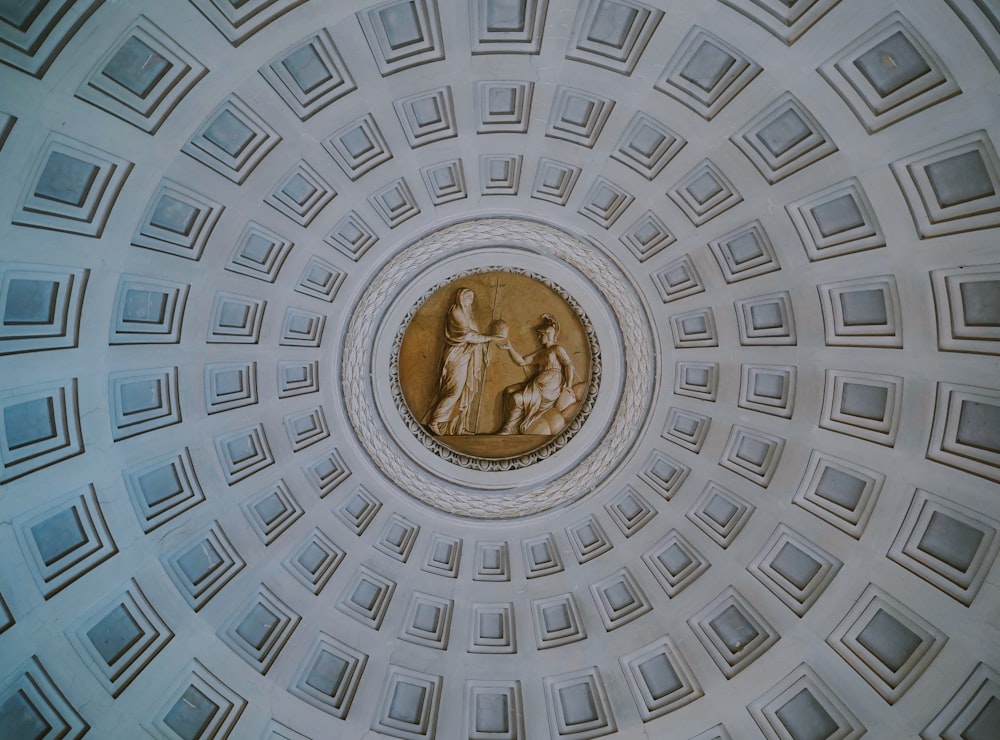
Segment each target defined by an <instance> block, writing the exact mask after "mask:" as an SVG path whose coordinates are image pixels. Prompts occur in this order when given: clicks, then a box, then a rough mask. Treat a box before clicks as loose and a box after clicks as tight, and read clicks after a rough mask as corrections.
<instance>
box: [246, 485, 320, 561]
mask: <svg viewBox="0 0 1000 740" xmlns="http://www.w3.org/2000/svg"><path fill="white" fill-rule="evenodd" d="M240 508H241V509H242V510H243V514H244V516H246V518H247V521H248V522H249V523H250V528H251V529H253V531H254V534H256V535H257V536H258V537H260V539H261V542H263V543H264V545H265V546H266V545H270V544H271V543H273V542H274V541H275V540H276V539H278V537H280V536H281V535H282V533H284V532H285V530H287V529H288V528H289V527H291V526H292V525H293V524H294V523H295V522H296V521H298V520H299V519H300V518H301V517H302V515H303V514H305V509H303V508H302V506H301V504H299V502H298V501H297V500H296V498H295V494H293V493H292V490H291V488H289V486H288V484H287V483H286V482H285V481H284V480H277V481H275V482H274V483H271V484H269V485H268V486H266V487H265V488H263V489H262V490H261V491H260V492H258V493H255V494H253V495H251V496H250V497H249V498H247V499H246V500H244V501H242V502H241V503H240Z"/></svg>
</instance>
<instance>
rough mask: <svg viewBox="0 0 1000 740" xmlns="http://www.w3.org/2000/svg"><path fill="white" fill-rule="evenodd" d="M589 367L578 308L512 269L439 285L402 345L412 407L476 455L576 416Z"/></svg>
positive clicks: (516, 451)
mask: <svg viewBox="0 0 1000 740" xmlns="http://www.w3.org/2000/svg"><path fill="white" fill-rule="evenodd" d="M522 363H523V364H522ZM590 370H591V357H590V345H589V343H588V340H587V335H586V332H585V330H584V327H583V324H582V323H581V321H580V318H579V317H578V316H577V314H576V312H575V311H574V310H573V309H572V308H571V307H570V305H569V304H568V303H567V302H566V301H565V300H564V299H563V298H562V297H561V296H560V295H559V294H558V293H557V292H556V291H554V290H553V289H552V288H550V287H549V286H547V285H545V284H544V283H542V282H540V281H539V280H536V279H534V278H532V277H529V276H526V275H519V274H515V273H510V272H483V273H479V274H475V275H469V276H465V277H462V278H459V279H456V280H454V281H452V282H450V283H448V284H447V285H445V286H444V287H442V288H440V289H438V290H437V291H435V292H434V293H433V294H431V295H430V296H429V297H428V298H427V299H426V300H425V301H424V303H423V304H422V305H421V306H420V307H419V308H418V309H417V311H416V312H415V314H414V316H413V318H412V319H411V321H410V323H409V325H408V326H407V328H406V330H405V333H404V335H403V340H402V342H401V344H400V348H399V382H400V387H401V389H402V392H403V397H404V399H405V400H406V404H407V406H408V407H409V409H410V411H411V413H412V414H413V415H414V416H415V417H416V418H417V419H418V420H419V421H420V422H421V423H422V424H424V426H425V427H426V428H427V429H428V431H430V433H431V434H432V435H434V436H435V437H436V438H437V439H438V441H439V442H440V443H441V444H443V445H445V446H447V447H450V448H451V449H453V450H455V451H456V452H461V453H463V454H466V455H470V456H473V457H482V458H504V457H513V456H517V455H521V454H524V453H526V452H530V451H531V450H534V449H537V448H539V447H541V446H543V445H545V444H546V443H547V442H548V441H549V440H550V439H552V437H553V436H554V435H556V434H558V433H559V432H560V431H561V430H562V429H563V428H564V427H565V425H566V424H568V423H569V422H570V421H572V419H573V418H574V417H575V416H576V413H577V411H578V409H579V405H580V403H579V402H580V400H581V399H583V398H584V396H585V395H586V389H587V388H588V386H589V384H590Z"/></svg>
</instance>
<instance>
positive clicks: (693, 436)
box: [660, 406, 712, 453]
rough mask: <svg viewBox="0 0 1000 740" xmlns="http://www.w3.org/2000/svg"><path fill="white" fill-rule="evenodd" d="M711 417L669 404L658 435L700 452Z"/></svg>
mask: <svg viewBox="0 0 1000 740" xmlns="http://www.w3.org/2000/svg"><path fill="white" fill-rule="evenodd" d="M711 423H712V419H711V418H710V417H708V416H705V415H704V414H699V413H697V412H695V411H687V410H686V409H681V408H678V407H676V406H671V407H670V410H669V411H668V412H667V420H666V422H665V423H664V425H663V431H662V432H661V433H660V436H661V437H663V438H664V439H666V440H667V441H669V442H673V443H674V444H675V445H679V446H681V447H683V448H684V449H685V450H690V451H691V452H694V453H698V452H701V447H702V445H704V444H705V438H706V437H707V436H708V429H709V426H710V425H711Z"/></svg>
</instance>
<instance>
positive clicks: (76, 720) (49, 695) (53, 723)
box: [0, 655, 90, 740]
mask: <svg viewBox="0 0 1000 740" xmlns="http://www.w3.org/2000/svg"><path fill="white" fill-rule="evenodd" d="M0 707H3V708H4V718H5V721H4V730H5V731H6V732H10V733H11V736H12V737H36V738H37V737H46V736H48V737H58V738H61V740H78V738H81V737H83V736H84V735H86V734H87V732H88V731H89V730H90V725H89V724H87V721H86V720H85V719H84V718H83V717H81V716H80V714H79V713H77V711H76V709H74V708H73V702H71V701H70V700H69V699H67V698H66V695H65V694H63V692H62V690H60V688H59V687H58V686H57V685H56V684H55V682H54V681H53V680H52V677H51V676H49V673H48V671H46V670H45V667H44V666H43V665H42V663H41V661H40V660H39V659H38V656H37V655H32V656H31V657H30V658H29V659H28V660H26V661H24V662H23V663H21V664H20V665H19V666H17V667H16V668H15V669H14V670H13V671H12V672H11V674H10V675H9V676H8V677H7V678H5V679H4V681H3V683H0ZM7 718H9V720H8V719H7Z"/></svg>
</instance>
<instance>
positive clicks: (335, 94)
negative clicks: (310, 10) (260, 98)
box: [259, 28, 358, 121]
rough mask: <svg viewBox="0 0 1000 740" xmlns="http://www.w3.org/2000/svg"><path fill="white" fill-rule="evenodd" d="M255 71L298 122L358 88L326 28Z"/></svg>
mask: <svg viewBox="0 0 1000 740" xmlns="http://www.w3.org/2000/svg"><path fill="white" fill-rule="evenodd" d="M259 72H260V74H261V76H262V77H263V78H264V79H265V80H267V83H268V84H269V85H270V86H271V87H272V88H273V89H274V92H276V93H277V94H278V97H280V98H281V99H282V100H283V101H284V103H285V105H287V106H288V107H289V108H290V109H291V111H292V112H293V113H294V114H295V115H296V116H298V117H299V120H302V121H306V120H308V119H309V118H311V117H312V116H314V115H316V114H317V113H319V112H320V111H321V110H323V109H324V108H326V107H327V106H328V105H330V104H331V103H334V102H336V101H338V100H340V99H341V98H342V97H344V96H345V95H347V94H348V93H351V92H354V91H355V90H357V89H358V86H357V84H356V83H355V82H354V78H353V77H352V76H351V73H350V70H348V69H347V66H346V65H345V64H344V60H343V58H342V57H341V56H340V53H339V52H338V51H337V47H336V46H335V45H334V43H333V39H332V38H331V36H330V31H329V29H327V28H321V29H320V30H319V32H318V33H316V34H314V35H312V36H308V37H307V38H305V39H303V40H302V41H300V42H299V43H297V44H295V45H293V46H292V47H291V48H288V49H285V50H284V51H282V52H281V53H280V54H279V55H278V56H276V57H275V58H274V59H272V60H271V61H270V62H268V63H267V64H265V65H264V66H263V67H261V68H260V70H259Z"/></svg>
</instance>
